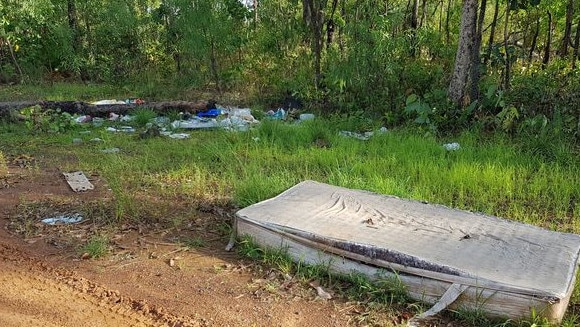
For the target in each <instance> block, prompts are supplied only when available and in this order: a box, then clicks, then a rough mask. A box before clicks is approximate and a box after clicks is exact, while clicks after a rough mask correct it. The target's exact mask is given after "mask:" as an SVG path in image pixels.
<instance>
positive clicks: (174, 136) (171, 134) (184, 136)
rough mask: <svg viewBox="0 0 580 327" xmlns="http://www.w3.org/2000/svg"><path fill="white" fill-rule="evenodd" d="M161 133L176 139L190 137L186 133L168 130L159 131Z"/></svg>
mask: <svg viewBox="0 0 580 327" xmlns="http://www.w3.org/2000/svg"><path fill="white" fill-rule="evenodd" d="M161 135H164V136H167V137H169V138H172V139H178V140H183V139H188V138H189V137H190V135H189V134H187V133H171V132H168V131H163V132H161Z"/></svg>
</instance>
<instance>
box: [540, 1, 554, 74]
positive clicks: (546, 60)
mask: <svg viewBox="0 0 580 327" xmlns="http://www.w3.org/2000/svg"><path fill="white" fill-rule="evenodd" d="M551 45H552V13H551V12H550V11H549V10H548V35H547V37H546V46H545V47H544V59H542V69H545V68H546V66H547V65H548V63H549V62H550V47H551Z"/></svg>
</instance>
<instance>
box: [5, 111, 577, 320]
mask: <svg viewBox="0 0 580 327" xmlns="http://www.w3.org/2000/svg"><path fill="white" fill-rule="evenodd" d="M142 116H143V117H142V120H140V121H138V122H132V123H131V122H130V124H134V125H135V127H136V128H140V126H141V127H142V125H143V124H144V123H145V124H146V121H149V120H150V118H151V117H149V114H148V113H147V112H143V114H142ZM112 124H113V125H114V124H115V123H113V122H105V124H104V125H103V126H100V127H96V126H92V125H90V124H89V125H82V126H77V127H75V128H74V129H71V130H68V129H67V130H64V131H62V132H60V133H44V132H39V133H35V134H31V133H29V132H28V131H27V130H26V128H24V126H23V124H18V123H3V124H0V132H1V133H2V134H3V137H2V139H0V153H3V154H4V156H18V155H20V154H23V153H26V154H32V155H35V156H38V157H39V158H44V159H43V160H44V161H46V162H48V161H49V160H54V161H55V162H57V163H58V164H62V165H63V167H65V168H66V169H71V170H72V169H75V170H82V171H85V172H93V173H95V174H98V175H99V176H100V178H102V179H103V180H105V181H106V182H107V186H108V188H110V190H111V193H112V196H113V198H114V201H113V202H112V206H113V209H112V212H110V213H109V214H108V215H107V216H108V217H109V218H108V219H109V220H110V221H111V222H124V221H141V220H144V219H147V220H151V221H167V220H168V219H170V218H168V216H170V215H168V214H167V213H168V212H172V211H171V210H172V209H171V208H167V209H165V208H163V205H162V204H163V203H165V204H169V205H171V206H173V207H183V208H185V207H188V208H207V207H226V208H236V207H244V206H247V205H250V204H253V203H256V202H259V201H262V200H265V199H268V198H270V197H272V196H275V195H277V194H279V193H280V192H282V191H284V190H286V189H288V188H289V187H291V186H293V185H295V184H296V183H298V182H300V181H303V180H306V179H311V180H316V181H320V182H326V183H330V184H334V185H337V186H343V187H348V188H356V189H364V190H369V191H372V192H377V193H381V194H391V195H396V196H400V197H403V198H412V199H417V200H423V201H428V202H431V203H438V204H443V205H447V206H450V207H455V208H460V209H467V210H472V211H479V212H483V213H486V214H490V215H495V216H500V217H505V218H508V219H511V220H517V221H521V222H525V223H530V224H533V225H537V226H541V227H545V228H549V229H551V230H557V231H563V232H574V233H580V224H579V223H578V222H579V221H580V172H579V170H578V167H579V166H580V159H579V156H578V149H577V148H575V147H574V145H573V144H570V143H567V142H566V141H565V140H563V139H558V138H551V137H550V136H549V135H544V136H542V137H537V138H525V139H518V138H513V137H509V135H507V134H506V135H504V134H495V135H483V134H481V133H480V131H479V130H476V131H466V132H463V133H461V134H458V135H455V136H449V137H445V138H440V137H437V136H435V135H434V134H432V133H428V134H425V133H424V132H421V133H418V132H416V131H415V130H407V129H400V130H391V131H387V132H384V131H383V132H381V131H380V130H379V128H380V127H381V126H380V125H378V124H375V123H373V121H371V120H368V119H365V118H364V117H363V116H359V117H354V118H347V117H344V116H334V117H330V118H329V119H322V118H317V119H314V120H311V121H305V122H302V123H300V124H294V123H288V122H280V121H269V120H264V121H262V123H261V124H260V125H259V126H257V127H256V128H253V129H250V130H249V131H246V132H229V131H225V130H211V131H208V130H194V131H188V133H189V134H190V137H189V138H188V139H183V140H176V139H170V138H166V137H163V136H158V137H151V138H146V139H143V138H140V137H138V136H137V135H136V134H137V133H134V134H130V133H112V132H108V131H106V130H105V128H106V127H108V126H109V125H112ZM15 126H16V127H15ZM342 131H348V132H352V133H365V132H373V135H372V136H370V137H369V138H368V140H366V141H363V140H360V139H356V138H353V137H348V136H345V135H354V134H345V133H341V132H342ZM95 138H99V139H100V141H98V142H93V141H92V140H93V139H95ZM73 139H80V140H81V142H80V143H79V144H73V142H72V140H73ZM450 142H457V143H459V144H460V148H459V149H458V150H455V151H448V150H446V149H445V148H444V146H443V144H445V143H450ZM547 144H549V145H550V146H548V145H547ZM111 148H117V149H119V150H118V152H114V153H108V152H103V150H107V149H111ZM71 156H72V157H74V160H72V161H71V160H61V159H59V158H61V157H62V158H70V157H71ZM49 158H52V159H49ZM99 210H100V209H99ZM174 211H175V210H173V212H174ZM101 241H102V240H101ZM184 242H185V243H187V244H188V246H192V247H197V246H203V244H201V243H200V242H199V240H184ZM98 243H104V242H98ZM243 246H244V243H243V242H242V247H243ZM245 255H246V256H248V257H250V258H253V259H254V260H263V261H264V263H266V264H268V265H272V266H276V267H278V269H279V270H280V271H284V272H292V273H293V274H295V275H297V276H300V277H301V278H303V279H305V280H308V279H312V278H317V279H324V280H327V284H328V285H332V286H333V287H337V288H339V289H343V293H344V295H345V296H347V297H351V296H354V297H356V296H363V298H357V301H361V302H365V301H366V302H372V303H375V302H384V303H388V304H389V305H394V306H397V305H399V304H400V303H404V302H405V301H406V300H405V299H404V297H402V295H401V294H402V293H403V292H400V291H401V290H400V289H399V287H398V286H397V283H396V281H392V280H391V281H389V282H388V285H375V284H372V283H369V282H367V281H364V280H361V279H359V278H358V277H357V276H350V277H348V278H344V277H341V278H340V279H337V277H334V276H332V275H331V274H330V273H329V272H328V267H325V266H324V265H322V266H305V265H300V264H298V265H294V264H291V263H290V262H291V261H290V260H289V258H288V257H287V256H286V255H285V254H284V253H283V252H280V253H274V254H271V253H269V252H265V250H261V249H259V248H256V247H254V246H249V247H248V248H247V249H246V253H245ZM339 280H340V281H339ZM344 285H350V286H349V287H346V288H341V287H342V286H344ZM357 288H358V290H357ZM385 289H386V290H388V291H387V292H385ZM349 290H350V291H349ZM579 303H580V299H579V298H578V296H577V295H576V294H575V295H574V296H573V298H572V301H571V307H572V308H575V307H576V306H578V305H579ZM573 311H574V309H573ZM566 319H569V320H571V321H573V322H577V321H578V319H576V318H573V312H572V313H571V314H570V315H569V316H567V318H566ZM539 325H542V324H537V326H539Z"/></svg>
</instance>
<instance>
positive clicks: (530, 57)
mask: <svg viewBox="0 0 580 327" xmlns="http://www.w3.org/2000/svg"><path fill="white" fill-rule="evenodd" d="M539 35H540V17H538V19H537V20H536V30H535V31H534V36H533V37H532V44H531V45H530V53H529V55H528V61H529V62H530V63H531V62H532V60H533V59H534V51H536V45H537V44H538V36H539Z"/></svg>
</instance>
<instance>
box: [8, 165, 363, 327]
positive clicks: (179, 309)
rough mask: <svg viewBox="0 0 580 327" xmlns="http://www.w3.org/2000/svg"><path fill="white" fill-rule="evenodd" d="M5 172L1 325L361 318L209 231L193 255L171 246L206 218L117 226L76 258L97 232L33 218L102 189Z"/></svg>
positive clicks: (344, 321) (47, 173)
mask: <svg viewBox="0 0 580 327" xmlns="http://www.w3.org/2000/svg"><path fill="white" fill-rule="evenodd" d="M9 169H10V171H11V172H10V174H9V176H8V178H4V179H3V180H2V181H1V183H0V227H1V228H0V285H2V286H1V287H0V326H81V325H82V326H333V327H334V326H350V325H354V320H353V317H354V316H355V315H357V314H359V313H360V311H359V310H360V309H359V307H358V306H357V305H356V304H353V303H347V302H346V301H345V300H341V299H337V298H333V299H332V300H330V301H327V300H322V299H320V298H318V297H317V295H316V292H315V290H314V289H311V288H308V287H307V286H306V287H305V286H304V283H300V282H299V281H297V280H295V279H294V278H292V277H291V276H284V275H283V274H281V273H279V272H276V271H271V272H268V271H263V270H260V269H262V268H261V267H258V266H255V263H252V262H251V261H247V260H244V259H243V258H241V257H240V256H239V255H238V254H236V253H231V252H225V251H224V250H223V248H224V245H225V243H226V242H227V238H226V239H223V237H219V236H218V237H212V235H215V234H211V231H210V232H209V233H205V234H199V233H198V234H195V235H201V236H202V237H203V239H204V242H205V243H204V244H203V246H201V247H199V248H191V247H184V246H183V245H182V244H180V243H178V242H172V240H174V239H176V238H175V237H176V235H177V236H180V235H181V236H183V235H185V234H187V233H190V234H188V235H190V236H191V233H196V231H197V232H198V231H199V230H200V228H201V227H200V226H198V224H197V222H200V224H203V223H202V222H204V221H209V220H211V219H212V217H210V216H211V214H208V216H207V217H203V216H202V217H199V216H197V217H195V218H192V222H191V223H190V224H189V225H186V227H184V228H183V229H179V228H171V229H167V228H161V227H159V226H157V227H159V228H157V229H156V228H155V226H152V227H151V226H149V227H150V228H149V227H143V226H134V225H127V226H119V228H118V229H116V230H108V231H107V233H108V235H111V239H112V240H113V242H112V248H111V250H110V252H109V254H108V255H107V256H105V257H104V258H100V259H81V256H82V255H81V253H79V252H78V248H79V244H82V242H84V241H86V237H87V235H88V234H89V233H90V232H94V229H95V228H104V227H102V226H96V225H94V224H92V223H91V222H83V223H80V224H77V225H72V226H46V225H43V224H42V223H40V219H39V218H40V215H41V213H42V212H41V211H39V210H40V209H41V208H42V207H47V206H48V207H50V206H53V205H55V206H63V205H64V206H66V205H70V204H71V203H72V204H74V203H84V202H86V201H89V200H93V199H94V198H106V197H107V194H106V187H103V184H102V183H103V181H100V180H99V179H98V178H96V177H93V178H92V181H93V183H94V184H95V185H96V188H95V190H94V191H91V192H87V193H74V192H73V191H72V190H70V188H69V187H68V185H67V184H66V182H65V181H64V179H63V178H62V175H61V172H60V171H59V170H58V169H40V170H38V169H37V170H26V169H25V168H21V167H20V168H19V167H17V166H10V167H9ZM55 203H56V204H55ZM187 226H189V228H187ZM202 227H203V226H202ZM206 232H207V231H206ZM363 325H364V323H363Z"/></svg>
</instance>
